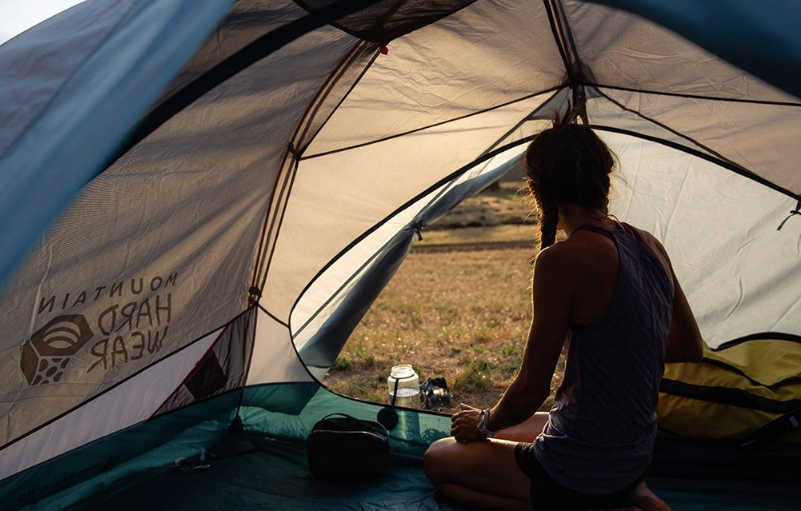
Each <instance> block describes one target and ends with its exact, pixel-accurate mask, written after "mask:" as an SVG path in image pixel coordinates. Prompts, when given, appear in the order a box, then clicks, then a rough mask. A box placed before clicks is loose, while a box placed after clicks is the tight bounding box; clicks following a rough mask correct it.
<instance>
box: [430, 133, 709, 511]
mask: <svg viewBox="0 0 801 511" xmlns="http://www.w3.org/2000/svg"><path fill="white" fill-rule="evenodd" d="M524 158H525V159H524V162H525V169H526V174H527V182H528V185H529V188H530V190H531V193H532V195H533V197H534V200H535V201H536V204H537V209H538V212H539V222H540V230H541V241H540V242H541V246H542V250H541V251H540V253H539V255H538V256H537V259H536V262H535V265H534V277H533V295H534V296H533V306H534V318H533V321H532V324H531V329H530V331H529V334H528V341H527V345H526V350H525V354H524V357H523V363H522V366H521V368H520V371H519V372H518V374H517V376H516V377H515V379H514V381H513V382H512V384H511V385H510V386H509V388H508V389H507V390H506V392H505V393H504V395H503V396H502V397H501V399H500V401H499V402H498V403H497V404H496V405H495V406H494V407H492V408H491V409H488V410H483V411H482V410H478V409H475V408H471V407H469V406H465V405H462V406H461V410H460V411H459V412H457V413H456V414H455V415H454V416H453V418H452V429H451V433H452V434H453V438H447V439H442V440H439V441H437V442H435V443H434V444H433V445H431V447H430V448H429V449H428V451H427V452H426V454H425V458H424V463H425V472H426V475H428V477H429V479H431V481H432V482H433V483H434V484H435V485H436V486H437V488H438V489H439V490H440V491H441V492H442V493H443V494H444V495H445V496H447V497H449V498H450V499H453V500H455V501H457V502H459V503H462V504H465V505H467V506H468V507H472V508H483V509H493V510H502V509H532V508H533V509H548V510H550V509H565V510H581V509H597V508H626V507H629V508H630V509H644V510H666V509H670V508H669V507H668V505H667V504H666V503H665V502H664V501H662V500H661V499H659V498H658V497H656V495H654V494H653V493H652V492H651V491H650V490H648V488H647V486H646V485H645V482H644V480H643V476H644V473H645V471H646V469H647V468H648V466H649V465H650V463H651V458H652V455H653V447H654V440H655V437H656V413H655V411H654V410H655V408H656V403H657V397H658V391H659V383H660V380H661V378H662V373H663V370H664V363H665V362H666V361H667V362H677V361H697V360H700V358H701V354H702V346H703V341H702V339H701V335H700V332H699V330H698V326H697V324H696V321H695V317H694V316H693V313H692V311H691V309H690V306H689V304H688V302H687V299H686V297H685V295H684V292H683V291H682V289H681V287H680V286H679V282H678V281H677V280H676V277H675V275H674V273H673V269H672V267H671V264H670V260H669V259H668V255H667V253H666V252H665V249H664V248H663V247H662V245H661V244H660V243H659V242H658V241H657V240H656V239H655V238H654V237H653V236H651V235H650V234H649V233H647V232H645V231H642V230H640V229H637V228H635V227H632V226H629V225H627V224H624V223H620V222H618V221H616V220H615V219H614V218H613V217H610V216H609V214H608V196H609V175H610V173H611V172H612V169H613V167H614V159H613V157H612V154H611V153H610V151H609V149H608V148H607V147H606V145H605V144H604V143H603V142H602V141H601V140H600V139H599V138H598V137H597V136H596V135H595V133H593V132H592V131H591V130H590V129H588V128H584V127H581V126H577V125H569V124H566V125H556V126H555V127H554V128H552V129H549V130H546V131H544V132H542V133H541V134H539V135H538V136H537V137H536V138H535V139H534V140H533V141H532V142H531V144H530V145H529V147H528V149H527V150H526V153H525V157H524ZM557 229H561V230H563V231H564V233H565V234H566V235H567V239H566V240H564V241H561V242H559V243H555V235H556V230H557ZM563 350H564V351H565V353H566V357H567V358H566V366H565V375H564V380H563V381H562V384H561V385H560V387H559V389H558V390H557V393H556V398H555V404H554V406H553V408H552V409H551V411H550V412H549V413H535V412H536V410H537V409H539V407H540V406H542V404H543V402H544V401H545V399H546V398H547V397H548V395H549V393H550V382H551V378H552V376H553V372H554V368H555V366H556V363H557V361H558V359H559V354H560V352H562V351H563Z"/></svg>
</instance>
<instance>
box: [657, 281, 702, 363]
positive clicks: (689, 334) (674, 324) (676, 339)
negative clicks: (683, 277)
mask: <svg viewBox="0 0 801 511" xmlns="http://www.w3.org/2000/svg"><path fill="white" fill-rule="evenodd" d="M671 271H673V268H671ZM673 289H674V295H673V316H672V317H671V319H670V334H668V339H667V347H666V349H665V362H668V363H671V362H700V361H701V358H703V356H704V340H703V339H702V338H701V331H700V330H699V329H698V323H696V321H695V315H694V314H693V311H692V309H691V308H690V303H689V302H688V301H687V297H686V296H685V295H684V291H683V290H682V289H681V285H680V284H679V281H678V279H677V278H676V274H675V273H674V274H673Z"/></svg>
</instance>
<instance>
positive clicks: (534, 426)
mask: <svg viewBox="0 0 801 511" xmlns="http://www.w3.org/2000/svg"><path fill="white" fill-rule="evenodd" d="M547 423H548V413H547V412H537V413H535V414H534V415H532V416H531V417H529V418H528V419H527V420H526V421H525V422H522V423H520V424H518V425H517V426H512V427H510V428H506V429H502V430H500V431H499V432H498V434H497V435H495V438H498V439H501V440H511V441H513V442H528V443H531V442H533V441H534V439H535V438H537V435H539V434H540V433H542V430H543V429H545V424H547Z"/></svg>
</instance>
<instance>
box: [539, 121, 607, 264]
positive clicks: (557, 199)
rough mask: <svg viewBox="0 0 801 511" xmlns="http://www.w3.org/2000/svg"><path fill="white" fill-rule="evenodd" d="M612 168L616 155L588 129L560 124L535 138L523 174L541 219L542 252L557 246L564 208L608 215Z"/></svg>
mask: <svg viewBox="0 0 801 511" xmlns="http://www.w3.org/2000/svg"><path fill="white" fill-rule="evenodd" d="M614 167H615V160H614V157H613V155H612V152H611V151H610V150H609V148H608V147H607V146H606V144H604V143H603V141H601V139H600V138H598V135H596V134H595V133H594V132H593V131H592V130H591V129H589V128H586V127H584V126H579V125H576V124H557V125H555V126H554V127H553V128H551V129H547V130H545V131H543V132H541V133H540V134H538V135H537V136H536V137H534V140H532V141H531V143H530V144H529V146H528V148H527V149H526V153H525V155H524V156H523V168H524V170H525V172H526V177H527V179H526V182H527V184H528V188H529V190H530V191H531V195H532V196H533V198H534V201H535V202H536V204H537V210H538V213H539V225H540V250H542V249H544V248H546V247H549V246H551V245H553V244H554V242H555V241H556V225H557V223H558V222H559V207H560V206H564V205H567V204H575V205H577V206H581V207H584V208H587V209H599V210H601V211H603V212H604V214H606V212H607V206H608V204H609V174H610V173H611V172H612V170H613V169H614Z"/></svg>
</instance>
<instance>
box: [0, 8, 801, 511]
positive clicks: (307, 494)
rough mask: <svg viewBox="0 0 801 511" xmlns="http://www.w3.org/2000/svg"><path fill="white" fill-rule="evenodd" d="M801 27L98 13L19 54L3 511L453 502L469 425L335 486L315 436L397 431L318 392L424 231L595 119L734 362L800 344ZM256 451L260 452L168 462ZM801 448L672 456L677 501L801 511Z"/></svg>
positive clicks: (433, 427) (791, 19)
mask: <svg viewBox="0 0 801 511" xmlns="http://www.w3.org/2000/svg"><path fill="white" fill-rule="evenodd" d="M799 14H800V13H799V9H798V7H796V6H794V5H792V4H790V3H784V2H777V1H762V2H759V3H749V2H738V1H734V0H732V1H725V2H724V1H721V2H708V3H707V2H690V1H687V0H682V1H679V0H676V1H672V2H659V1H656V0H607V1H605V2H601V3H587V2H583V1H578V0H544V1H543V2H536V1H531V2H522V1H521V2H510V1H504V0H476V1H467V0H465V1H455V0H451V1H445V0H443V1H436V2H432V1H426V2H424V1H415V0H407V1H388V0H384V1H375V0H373V1H367V0H359V1H345V0H340V1H323V0H313V1H312V0H307V1H303V2H301V1H296V2H293V1H289V0H239V1H236V2H235V1H233V0H219V1H215V2H193V1H190V0H88V1H86V2H84V3H81V4H79V5H77V6H75V7H73V8H71V9H69V10H67V11H65V12H63V13H61V14H59V15H57V16H55V17H53V18H51V19H49V20H47V21H45V22H43V23H41V24H39V25H37V26H35V27H33V28H31V29H30V30H28V31H26V32H25V33H23V34H21V35H19V36H18V37H16V38H14V39H12V40H10V41H9V42H7V43H5V44H3V45H2V46H0V119H2V121H3V122H2V124H1V125H2V129H0V218H2V220H3V221H2V229H0V246H2V247H3V250H2V251H0V285H2V291H1V292H2V295H1V296H0V331H2V333H3V334H2V336H0V395H1V396H2V398H0V414H2V422H0V424H2V427H0V502H3V506H4V508H5V507H6V506H8V507H9V508H10V509H17V508H21V507H25V506H31V507H32V508H39V509H55V508H63V507H64V506H67V505H71V504H75V506H77V508H80V509H88V508H93V506H95V507H97V508H101V507H108V506H110V505H113V506H115V507H117V508H126V506H128V507H131V508H133V507H136V508H141V507H142V506H144V505H148V506H162V507H165V506H166V507H170V506H172V507H183V508H190V507H200V506H201V505H202V506H206V507H204V508H217V507H219V508H225V509H244V508H246V507H247V508H256V509H258V508H263V507H271V506H272V507H273V508H290V507H302V506H307V507H309V508H314V509H335V508H341V507H348V506H354V507H356V508H359V509H378V508H380V509H386V508H393V509H407V508H425V509H437V508H443V509H447V508H450V507H452V505H451V504H448V503H447V502H446V501H444V500H442V499H440V498H439V497H437V496H435V495H434V494H433V490H432V489H431V488H430V486H427V484H426V483H425V480H424V479H423V478H422V475H421V474H420V470H419V466H417V465H415V459H417V460H419V457H420V455H421V453H422V452H423V450H424V449H425V447H426V446H427V445H428V444H429V443H430V442H431V441H433V440H435V439H437V438H439V437H442V436H444V435H446V434H447V431H448V427H449V419H448V417H446V416H443V415H437V414H430V413H424V412H418V411H413V410H404V409H398V410H396V413H397V414H398V415H399V419H400V422H399V424H400V425H399V426H398V427H397V428H396V429H394V430H393V431H392V432H391V435H392V442H393V448H394V450H395V453H396V456H397V458H398V459H399V460H405V461H404V463H406V464H405V465H404V464H402V465H403V466H400V467H398V468H397V470H396V471H395V472H394V473H393V475H392V477H391V478H389V479H388V480H386V481H385V482H384V483H382V485H379V486H378V487H369V488H365V487H361V486H349V485H344V486H333V485H319V484H314V483H313V481H310V480H309V476H308V474H307V473H306V472H305V469H304V466H303V450H302V444H298V443H297V442H298V441H302V439H303V438H304V437H305V435H306V434H307V433H308V431H309V428H310V427H311V425H312V424H313V423H314V422H315V421H316V420H318V419H320V418H321V417H322V416H324V415H326V414H327V413H330V412H341V411H347V412H348V413H351V414H353V415H357V416H362V417H366V418H374V417H375V416H376V413H377V411H378V410H379V409H380V408H381V405H379V404H375V403H365V402H359V401H354V400H351V399H348V398H346V397H342V396H338V395H335V394H333V393H331V392H330V391H328V390H327V389H326V388H325V387H324V386H322V385H321V384H320V381H319V380H320V379H321V378H322V376H323V375H324V374H325V372H326V370H327V368H328V367H329V366H330V365H331V364H332V362H333V361H334V359H335V357H336V355H337V353H338V352H339V350H340V349H341V347H342V346H343V345H344V343H345V342H346V340H347V337H348V335H349V333H350V332H351V331H352V329H353V328H354V327H355V325H356V324H357V323H358V321H359V318H360V317H361V316H362V314H363V313H364V312H365V311H366V310H367V308H368V307H369V305H370V304H371V303H372V301H373V300H374V299H375V297H376V296H377V294H378V293H379V292H380V290H381V288H382V287H383V285H384V284H385V283H386V282H387V281H388V280H389V279H390V278H391V277H392V275H393V273H394V271H395V270H396V269H397V267H398V266H399V265H400V264H401V262H402V260H403V257H404V256H405V254H406V253H407V252H408V250H409V248H410V246H411V244H412V243H413V242H414V240H415V239H417V238H418V235H419V234H420V233H421V232H422V233H424V232H425V230H424V229H425V227H426V225H428V224H430V223H431V222H432V221H433V220H435V219H436V218H438V217H439V216H441V215H443V214H444V213H445V212H447V211H448V210H449V209H451V208H452V207H454V206H455V205H456V204H458V202H459V201H460V200H462V199H463V198H465V197H468V196H470V195H471V194H474V193H476V192H477V191H478V190H480V189H482V188H483V187H484V186H486V185H487V184H488V183H490V182H492V181H493V180H495V179H497V178H499V177H500V176H501V175H502V174H503V173H504V172H505V171H506V170H508V169H509V168H510V167H511V166H512V165H514V163H515V159H516V158H517V157H518V156H519V155H520V154H521V152H522V150H523V148H524V147H525V143H526V142H527V141H528V140H530V139H531V137H532V136H533V135H534V134H536V133H537V132H539V131H540V130H541V129H543V127H544V126H546V125H547V122H548V121H549V120H550V119H551V118H553V117H554V115H555V114H556V113H564V112H566V111H568V109H569V108H572V111H574V112H575V113H576V118H575V121H576V122H582V123H585V124H588V125H590V126H591V127H592V128H593V129H595V130H597V132H598V133H599V134H600V135H601V136H602V137H603V138H604V139H605V140H606V141H607V142H608V143H609V145H610V146H611V147H612V148H613V150H614V151H615V152H616V153H617V155H618V157H619V159H620V163H621V165H620V169H621V172H620V174H619V175H618V178H617V179H616V182H615V186H614V198H613V204H614V207H615V211H614V212H615V213H616V214H617V216H618V217H619V218H621V219H624V220H627V221H629V222H631V223H633V224H635V225H638V226H641V227H643V228H646V229H648V230H650V231H652V232H653V233H654V234H655V235H656V236H657V237H658V238H659V239H661V240H662V242H663V243H664V244H665V245H666V247H667V249H668V251H669V252H670V253H671V254H672V256H673V259H674V265H675V269H676V272H677V273H678V274H679V277H680V279H681V280H682V282H683V286H684V287H685V289H686V290H687V292H688V297H689V300H690V302H691V304H692V306H693V308H694V310H695V312H696V315H697V316H698V320H699V324H700V327H701V330H702V333H703V335H704V338H705V340H706V342H707V345H708V347H709V348H710V349H715V348H719V347H721V346H723V345H724V344H725V343H727V342H730V341H732V340H736V339H744V338H762V337H767V338H771V337H773V338H776V337H780V338H781V339H785V340H789V341H790V342H791V343H792V342H797V341H798V339H799V337H797V334H798V333H799V330H800V329H801V303H800V302H799V293H798V288H797V282H799V278H800V277H801V264H799V262H798V261H799V259H798V258H799V252H801V219H798V218H794V217H795V216H797V215H799V214H801V213H799V207H801V205H800V204H799V199H800V198H801V195H799V194H801V173H799V172H797V170H796V168H795V165H796V163H797V162H798V161H799V157H801V145H799V144H798V142H797V140H798V138H799V134H801V114H800V113H799V112H801V109H799V106H801V101H800V100H799V99H798V98H799V96H801V79H800V77H799V76H798V70H799V69H801V66H799V64H801V62H799V60H801V52H800V51H799V49H801V35H799V33H798V31H797V29H796V23H795V22H796V21H797V20H798V18H799ZM779 227H780V229H777V228H779ZM771 353H774V356H776V355H775V351H771ZM782 357H783V355H782V353H779V355H778V358H782ZM785 360H786V362H787V363H796V364H797V363H798V360H797V359H793V358H792V357H790V356H789V355H788V358H786V359H785ZM243 431H244V433H243ZM235 434H236V435H240V436H241V435H250V436H248V437H247V438H248V439H249V440H248V441H250V442H251V443H256V444H258V446H257V447H258V449H257V451H256V453H251V454H247V455H244V454H243V455H242V456H239V457H235V458H228V459H224V460H220V461H219V463H216V462H215V463H216V464H213V466H212V468H211V469H210V470H208V471H207V472H204V473H202V474H192V475H191V476H190V475H182V474H177V473H176V472H175V471H172V470H170V469H169V468H166V469H165V468H164V467H165V466H168V465H170V464H171V463H172V462H173V460H175V459H176V458H180V457H185V458H188V457H192V456H199V455H200V453H205V452H206V451H205V449H208V448H211V447H212V446H214V445H215V444H218V442H221V441H223V442H224V441H226V439H228V440H230V439H231V438H232V435H235ZM254 434H258V436H253V435H254ZM237 438H240V437H237ZM240 440H241V438H240ZM673 440H675V439H673ZM293 442H294V443H293ZM222 451H225V449H222ZM229 451H231V449H229ZM232 452H239V451H237V449H232ZM799 459H801V454H799V450H798V449H797V446H796V445H793V444H787V443H782V444H777V445H773V446H768V447H767V448H765V449H764V450H762V451H761V452H759V453H757V454H752V455H749V456H745V455H743V454H742V453H740V452H739V451H736V450H732V449H731V448H730V446H729V445H728V444H726V443H723V444H721V443H711V442H702V441H695V442H692V441H689V442H681V441H678V440H676V441H673V442H672V441H671V439H660V450H659V452H658V453H657V461H656V462H655V467H657V468H658V467H661V468H662V469H663V474H665V475H664V477H665V478H664V479H656V483H655V484H654V487H655V488H656V489H657V490H659V491H662V492H663V493H664V494H665V496H666V497H668V498H669V499H672V500H671V501H672V502H673V503H674V505H676V506H677V507H680V508H681V509H713V508H714V509H719V508H721V507H725V508H727V509H753V508H757V507H759V508H765V507H772V508H774V509H794V508H796V507H797V502H798V491H797V489H794V488H796V486H792V485H789V486H781V485H780V483H782V482H785V483H786V482H792V481H796V482H797V477H798V471H797V466H798V461H799ZM721 466H722V467H724V469H725V470H723V469H721V470H723V472H721V471H720V470H718V471H715V467H717V468H718V469H720V468H721ZM710 474H711V475H710ZM680 476H684V477H683V478H682V477H680ZM703 477H713V478H714V479H715V480H716V481H717V482H716V483H715V484H714V485H711V486H710V485H709V484H705V483H704V482H703V479H702V478H703ZM736 480H739V481H740V482H732V481H736ZM660 481H661V482H660ZM743 481H746V482H743ZM85 498H88V500H85V501H82V500H81V499H85ZM738 506H739V507H738Z"/></svg>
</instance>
